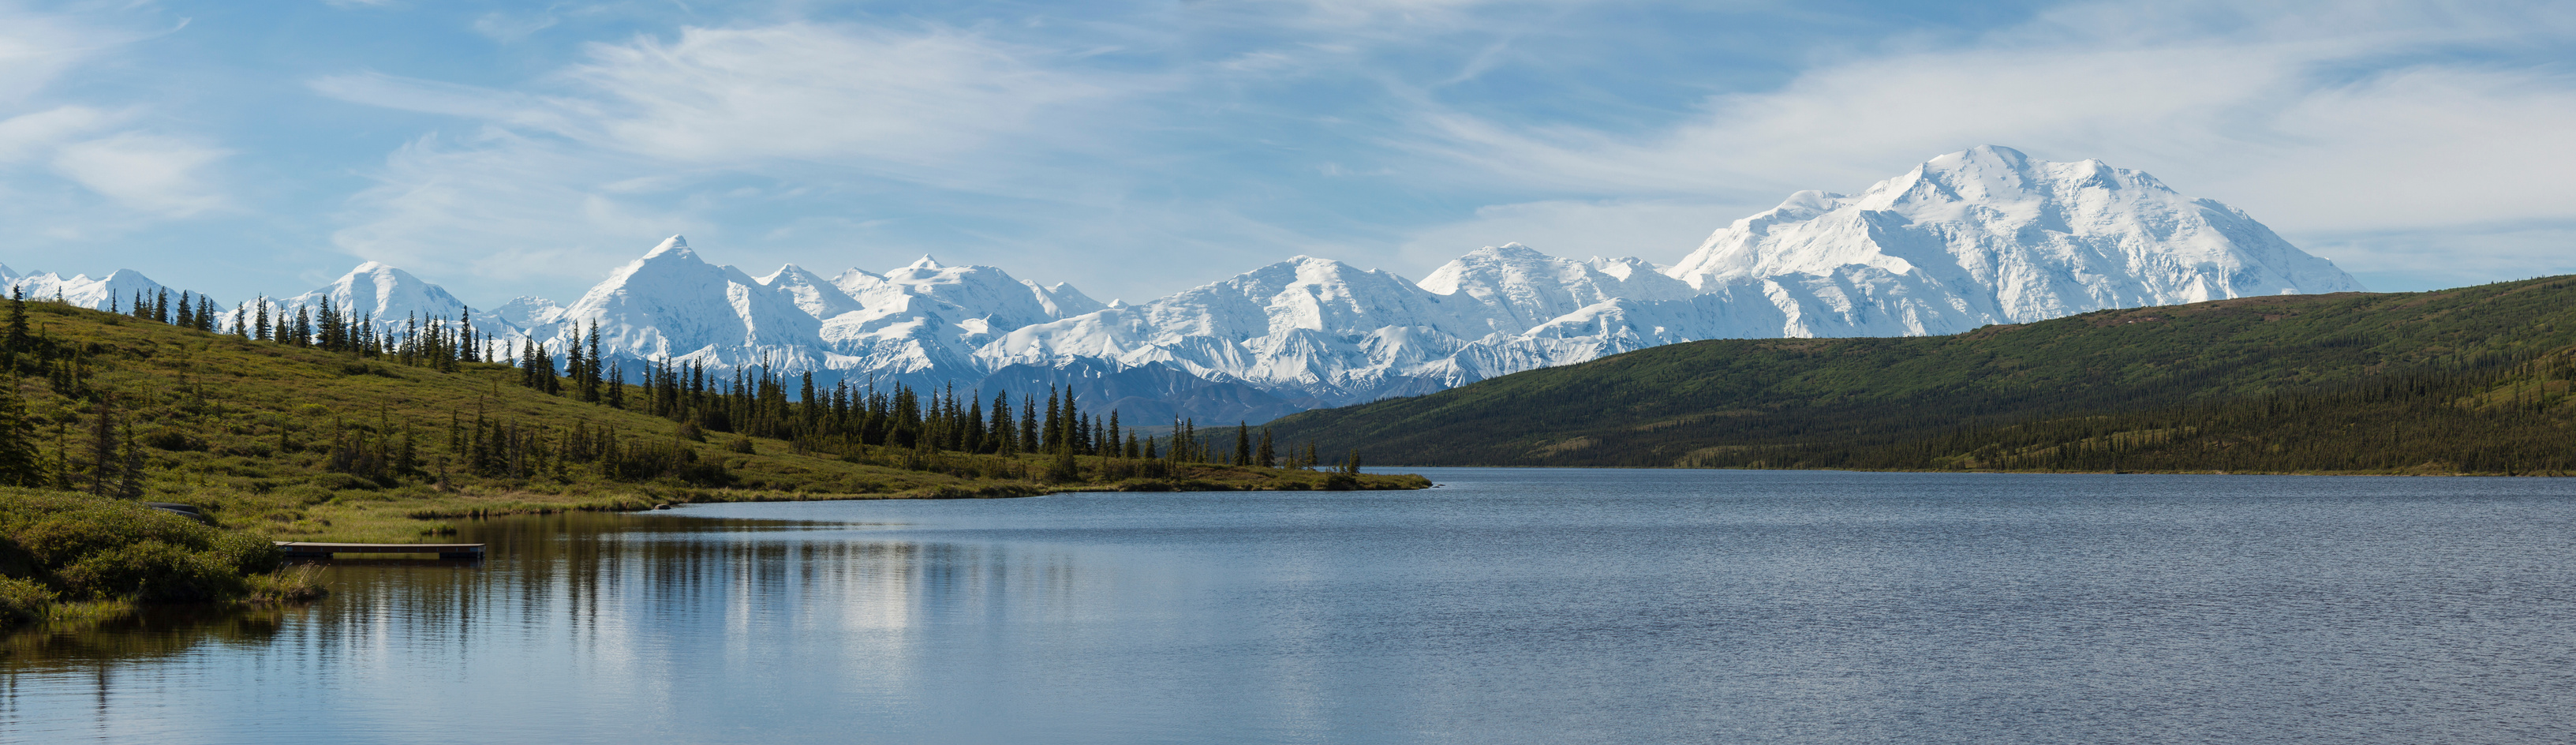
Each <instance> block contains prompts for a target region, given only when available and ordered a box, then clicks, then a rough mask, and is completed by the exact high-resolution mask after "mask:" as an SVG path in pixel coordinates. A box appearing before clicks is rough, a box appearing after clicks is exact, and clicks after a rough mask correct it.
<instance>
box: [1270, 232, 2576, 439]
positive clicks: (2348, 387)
mask: <svg viewBox="0 0 2576 745" xmlns="http://www.w3.org/2000/svg"><path fill="white" fill-rule="evenodd" d="M2571 348H2576V279H2571V278H2567V277H2557V278H2545V279H2537V280H2529V281H2521V282H2507V283H2499V284H2493V285H2485V286H2479V287H2469V288H2462V289H2456V290H2445V291H2439V292H2423V293H2386V294H2372V293H2344V294H2335V295H2318V296H2280V297H2261V298H2244V299H2237V300H2224V301H2216V302H2208V303H2198V304H2192V305H2183V306H2168V307H2155V308H2138V309H2128V310H2110V311H2099V312H2094V313H2087V314H2083V315H2079V316H2073V317H2069V318H2062V319H2056V320H2051V321H2045V322H2040V323H2032V324H2023V325H2012V326H1989V327H1986V328H1982V329H1978V330H1976V331H1973V332H1969V333H1965V334H1959V335H1955V336H1942V337H1913V338H1895V339H1887V338H1867V339H1762V340H1727V341H1708V342H1696V343H1689V344H1676V345H1670V346H1664V347H1656V348H1652V349H1645V350H1640V351H1637V352H1631V353H1627V354H1622V355H1616V356H1613V357H1607V358H1603V359H1600V360H1595V361H1593V362H1589V363H1584V364H1580V365H1569V366H1566V367H1560V368H1551V369H1545V370H1534V371H1529V372H1524V373H1519V374H1514V375H1508V376H1504V377H1500V378H1496V379H1493V380H1488V381H1483V382H1479V383H1476V384H1473V385H1467V386H1462V387H1459V388H1456V389H1452V390H1448V391H1443V392H1440V393H1436V394H1431V395H1426V396H1420V397H1414V398H1406V399H1396V400H1389V401H1382V402H1378V403H1373V404H1368V405H1363V406H1354V407H1349V408H1343V409H1332V410H1324V411H1314V412H1307V413H1304V414H1299V415H1296V416H1293V417H1289V418H1286V419H1282V420H1280V421H1278V422H1275V423H1273V424H1272V428H1273V429H1274V430H1275V431H1277V432H1278V433H1279V434H1280V435H1281V436H1283V437H1286V438H1289V439H1291V440H1298V441H1302V440H1309V439H1311V440H1314V441H1317V442H1319V443H1320V444H1321V445H1322V446H1323V448H1324V449H1325V450H1327V451H1329V452H1339V451H1340V450H1341V449H1344V448H1356V449H1358V450H1359V451H1360V452H1361V453H1362V455H1363V457H1364V458H1365V459H1366V460H1367V462H1370V463H1380V464H1405V465H1418V466H1431V465H1512V466H1705V467H1772V468H1871V469H1952V468H1974V469H2003V470H2072V471H2103V470H2133V471H2134V470H2153V471H2237V472H2243V471H2260V472H2356V473H2567V472H2570V471H2576V462H2572V461H2576V439H2571V435H2570V426H2569V425H2570V419H2571V413H2576V409H2571V406H2570V402H2569V400H2568V399H2567V396H2566V394H2567V391H2568V374H2569V370H2570V367H2571V356H2570V355H2571Z"/></svg>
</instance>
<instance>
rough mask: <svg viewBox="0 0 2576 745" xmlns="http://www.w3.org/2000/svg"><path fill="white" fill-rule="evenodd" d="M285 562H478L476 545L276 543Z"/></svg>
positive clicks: (480, 550)
mask: <svg viewBox="0 0 2576 745" xmlns="http://www.w3.org/2000/svg"><path fill="white" fill-rule="evenodd" d="M276 543H277V547H278V548H282V549H285V550H286V558H289V559H328V558H331V556H332V555H333V554H438V558H441V559H481V558H483V544H480V543H306V542H302V541H277V542H276Z"/></svg>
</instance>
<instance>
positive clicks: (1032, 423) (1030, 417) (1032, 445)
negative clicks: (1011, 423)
mask: <svg viewBox="0 0 2576 745" xmlns="http://www.w3.org/2000/svg"><path fill="white" fill-rule="evenodd" d="M1044 447H1045V446H1044V445H1043V444H1041V443H1040V437H1039V435H1038V401H1037V397H1036V396H1030V397H1028V398H1027V399H1023V400H1021V401H1020V442H1019V449H1020V451H1021V452H1028V453H1035V452H1039V451H1040V450H1042V449H1043V448H1044Z"/></svg>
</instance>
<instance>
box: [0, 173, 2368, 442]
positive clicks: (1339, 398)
mask: <svg viewBox="0 0 2576 745" xmlns="http://www.w3.org/2000/svg"><path fill="white" fill-rule="evenodd" d="M45 276H48V277H50V276H51V275H45ZM111 276H115V275H111ZM0 277H5V278H7V280H8V281H9V282H10V283H11V285H12V286H35V287H40V288H41V287H56V288H59V287H61V286H64V285H65V283H66V282H68V281H67V280H62V279H60V278H58V277H55V278H53V279H51V280H40V279H34V278H32V275H31V277H29V278H21V277H17V276H15V275H12V274H9V273H8V272H7V270H5V268H0ZM134 277H140V275H134ZM48 281H50V282H51V284H50V285H49V284H46V282H48ZM82 281H84V282H90V283H92V284H100V283H98V282H96V281H90V280H86V279H85V278H84V279H83V280H82ZM126 282H127V284H132V285H135V287H134V288H132V289H143V290H145V291H147V292H157V291H158V289H159V288H160V286H159V285H158V284H157V283H155V284H152V285H150V287H149V288H145V287H143V286H142V285H141V284H140V283H139V282H138V281H136V280H133V279H130V278H129V279H128V280H126ZM141 282H148V280H141ZM87 286H88V285H82V287H87ZM102 286H103V285H102ZM2355 289H2359V285H2358V283H2355V282H2353V281H2352V280H2351V278H2350V276H2349V275H2345V274H2344V273H2343V272H2342V271H2341V270H2339V269H2336V268H2334V266H2333V264H2332V263H2331V262H2328V261H2325V260H2323V259H2318V258H2316V257H2313V256H2309V255H2307V254H2306V253H2304V252H2301V251H2299V250H2298V249H2297V248H2296V247H2295V246H2292V245H2290V244H2289V243H2288V242H2286V241H2284V240H2281V239H2280V238H2279V236H2277V235H2275V234H2273V233H2272V232H2271V231H2270V230H2269V229H2268V228H2265V227H2263V226H2262V225H2261V224H2260V223H2259V222H2255V221H2254V220H2253V219H2252V218H2251V217H2250V216H2247V215H2245V214H2244V213H2243V212H2242V211H2239V210H2235V209H2234V208H2232V207H2228V206H2226V205H2225V204H2223V203H2220V202H2217V201H2215V200H2208V199H2195V198H2191V197H2186V196H2184V195H2181V194H2180V193H2178V192H2175V191H2173V190H2172V189H2171V188H2169V187H2167V186H2165V185H2164V184H2163V183H2162V182H2161V181H2158V180H2156V179H2155V178H2154V177H2153V176H2150V175H2147V174H2145V173H2142V172H2136V171H2129V170H2125V169H2118V168H2112V167H2109V166H2107V165H2105V164H2102V163H2101V162H2099V161H2091V160H2088V161H2079V162H2075V163H2052V162H2046V161H2039V160H2036V159H2033V158H2030V157H2029V156H2027V155H2024V154H2022V153H2020V152H2018V151H2014V150H2011V149H2009V148H2000V147H1994V146H1980V147H1977V148H1972V149H1969V150H1966V151H1961V152H1957V153H1950V154H1947V155H1943V156H1939V157H1936V158H1933V159H1931V160H1928V161H1926V162H1924V163H1923V164H1921V165H1918V166H1916V167H1915V168H1914V169H1912V170H1911V171H1909V172H1907V173H1906V174H1903V175H1900V176H1898V177H1895V178H1891V179H1888V180H1885V181H1881V182H1879V183H1877V184H1875V185H1872V186H1871V187H1870V188H1869V189H1866V190H1864V191H1862V192H1860V193H1859V194H1857V195H1852V196H1845V195H1839V194H1831V193H1826V192H1820V191H1805V192H1798V193H1796V194H1792V195H1791V196H1790V197H1789V198H1788V199H1787V200H1785V201H1783V202H1782V203H1781V205H1780V206H1779V207H1775V208H1773V209H1771V210H1768V211H1765V212H1762V213H1758V214H1756V215H1753V216H1750V217H1747V218H1744V219H1741V220H1737V221H1735V222H1733V223H1731V224H1729V225H1727V226H1725V227H1722V228H1719V229H1717V230H1716V231H1715V232H1713V233H1712V234H1711V235H1710V237H1709V238H1708V239H1707V240H1705V241H1703V242H1702V243H1701V244H1700V246H1699V247H1698V249H1696V250H1694V251H1692V252H1691V253H1690V254H1688V255H1685V256H1684V257H1682V259H1681V261H1679V262H1677V263H1676V264H1674V265H1672V266H1661V265H1657V264H1655V263H1653V262H1650V261H1646V260H1644V259H1639V258H1634V257H1624V258H1615V259H1613V258H1600V257H1593V258H1590V259H1569V258H1561V257H1555V256H1550V255H1547V254H1544V253H1541V252H1539V251H1537V250H1535V249H1532V248H1530V247H1528V246H1524V245H1521V244H1518V243H1506V244H1504V245H1502V246H1490V247H1485V248H1481V249H1477V250H1475V251H1471V252H1468V253H1467V254H1465V255H1462V256H1460V257H1459V258H1458V259H1456V260H1453V261H1451V262H1448V263H1447V264H1444V265H1442V266H1440V267H1438V268H1436V269H1434V270H1433V271H1432V272H1431V273H1430V274H1429V275H1427V276H1425V277H1424V278H1423V279H1422V280H1420V281H1418V282H1417V281H1414V280H1409V279H1406V278H1404V277H1402V276H1399V275H1396V274H1394V273H1391V272H1386V271H1384V270H1379V269H1365V268H1361V267H1357V266H1354V265H1351V264H1348V263H1344V262H1341V261H1337V260H1332V259H1324V258H1316V257H1311V256H1297V257H1293V258H1291V259H1288V260H1285V261H1281V262H1274V263H1272V264H1269V265H1266V266H1263V267H1259V268H1256V269H1253V270H1250V271H1247V272H1243V273H1241V274H1237V275H1234V276H1231V277H1227V278H1223V279H1219V280H1216V281H1213V282H1209V283H1207V284H1204V285H1200V286H1198V287H1193V288H1190V289H1186V290H1182V291H1180V292H1176V293H1173V294H1171V295H1167V296H1164V297H1161V298H1155V299H1152V300H1148V301H1144V302H1141V303H1135V304H1128V303H1123V302H1119V303H1111V304H1103V303H1100V302H1098V301H1096V300H1093V299H1091V298H1090V297H1089V296H1087V295H1085V294H1083V293H1082V292H1081V291H1079V290H1077V289H1074V288H1073V287H1071V286H1070V285H1068V284H1064V283H1057V284H1054V285H1041V284H1039V283H1036V282H1031V281H1027V280H1022V279H1019V278H1016V277H1012V276H1011V275H1010V274H1009V273H1008V272H1006V271H1004V270H1001V269H999V268H994V267H984V266H971V265H969V266H951V265H948V264H945V263H942V262H940V261H938V260H937V259H934V258H932V257H930V256H927V255H924V256H922V257H920V258H919V259H916V260H914V261H912V262H911V263H909V264H907V265H905V266H902V267H898V268H896V269H893V270H890V271H887V272H885V273H883V274H879V273H875V272H870V271H867V270H864V269H858V268H851V269H848V270H845V271H843V272H841V273H840V274H837V275H833V276H830V277H828V278H826V277H825V276H824V275H822V274H821V273H818V272H814V271H811V270H808V269H805V268H803V267H800V266H797V265H794V264H788V265H783V266H781V267H779V268H778V269H777V270H775V271H772V272H770V273H768V274H766V275H762V276H759V277H754V276H752V275H750V274H749V273H747V272H744V271H743V270H741V269H738V268H735V267H731V266H724V265H718V264H714V263H712V262H709V261H707V260H706V259H705V258H704V257H702V256H701V255H699V254H698V253H697V252H696V251H695V250H694V249H693V248H691V247H690V246H689V245H688V242H687V241H686V239H684V238H682V237H679V236H673V237H671V238H670V239H667V240H665V241H663V242H661V243H660V244H658V245H656V246H654V247H653V248H652V249H651V250H650V251H648V252H646V253H645V254H644V255H643V256H642V257H640V258H638V259H635V260H633V261H631V262H629V263H628V264H626V265H625V266H623V267H621V268H619V269H617V270H615V271H613V272H611V273H610V275H609V276H608V278H607V279H606V280H604V281H602V282H601V283H599V284H598V285H596V286H594V287H592V288H591V289H590V290H589V291H588V292H586V293H584V295H583V296H582V297H581V298H580V299H578V300H576V301H575V302H573V303H572V304H570V305H568V306H556V305H554V304H553V303H552V302H550V301H546V300H543V299H537V298H521V299H517V300H513V301H511V302H510V303H507V304H504V305H503V306H499V307H497V308H492V309H485V310H481V311H474V312H472V313H471V314H468V313H467V311H466V309H465V307H464V306H463V304H462V303H461V302H455V301H454V296H453V295H452V294H449V293H447V292H446V291H445V290H444V289H443V288H439V287H438V286H437V285H433V284H428V283H426V282H421V281H419V280H418V278H417V277H413V276H411V275H410V274H409V273H407V272H402V271H401V270H399V269H394V268H391V267H387V266H384V265H381V264H377V263H374V262H369V263H367V264H362V265H361V266H360V267H359V268H358V269H357V270H353V271H352V272H350V273H349V274H348V275H344V276H343V277H342V278H341V279H339V280H337V281H335V282H334V283H333V284H332V285H329V286H326V287H325V288H323V289H319V290H315V291H314V292H309V293H305V294H304V295H299V296H296V297H293V298H288V299H286V300H282V301H265V300H263V301H262V302H267V303H269V304H270V305H271V306H272V307H271V308H270V312H271V314H272V316H273V317H277V318H284V317H287V316H288V315H290V314H292V313H294V312H295V311H296V309H299V308H303V309H308V310H309V309H311V308H312V307H313V306H315V305H318V304H319V303H320V302H321V301H322V300H324V299H328V300H330V301H331V302H332V303H333V304H334V305H335V306H336V307H338V308H341V309H343V310H350V311H351V312H352V313H364V314H367V315H369V316H372V318H373V321H374V322H375V323H376V324H378V325H379V326H382V327H387V328H391V329H393V330H395V331H397V332H401V331H403V329H401V328H397V327H398V326H399V325H400V324H403V323H414V322H420V321H417V320H414V319H425V318H439V319H449V318H456V317H459V316H460V315H470V316H471V319H472V322H473V323H474V324H475V325H476V327H477V328H478V329H479V330H481V331H483V332H485V333H486V336H487V338H488V341H487V342H486V343H487V344H488V345H490V347H491V355H492V356H495V357H501V356H512V355H516V354H519V353H520V350H522V349H524V348H526V347H527V346H528V345H529V344H530V343H531V342H533V343H536V344H540V345H543V346H544V347H545V349H546V350H547V353H548V354H549V355H553V356H558V357H560V356H562V355H564V354H565V353H566V351H567V350H568V349H569V348H570V346H571V345H575V344H582V343H585V342H586V341H587V336H588V335H589V334H590V333H592V332H593V331H594V330H596V331H597V332H598V333H599V335H600V340H601V343H600V350H601V352H602V354H603V356H604V357H606V358H607V359H608V360H610V361H611V362H613V363H615V364H617V365H618V366H619V369H621V370H622V371H624V372H627V373H629V374H633V373H638V372H640V371H641V369H642V367H643V365H645V364H646V363H648V362H655V361H667V362H674V363H679V364H690V365H703V366H706V367H709V368H711V369H714V370H718V371H724V370H740V369H745V368H753V367H768V368H770V369H773V370H785V371H789V372H812V373H815V374H816V375H817V376H818V377H820V378H823V379H825V380H826V382H829V381H831V380H853V381H868V382H873V383H879V384H892V383H902V384H908V385H913V386H916V387H937V386H945V385H954V386H959V387H963V388H968V389H975V390H981V389H983V388H986V387H996V390H1000V389H1003V388H1006V387H1007V385H1006V383H1007V380H1005V379H997V378H994V377H993V376H994V375H996V374H997V373H999V372H1000V371H1003V370H1005V369H1015V368H1016V369H1018V370H1017V371H1015V372H1013V373H1012V374H1011V377H1010V378H1009V379H1012V380H1016V379H1024V378H1027V377H1028V375H1027V374H1026V373H1027V370H1026V368H1059V369H1063V370H1068V371H1072V370H1077V369H1079V370H1084V371H1091V372H1083V373H1080V374H1068V375H1065V376H1062V377H1063V378H1064V380H1065V381H1067V382H1074V381H1090V380H1095V379H1100V378H1099V376H1097V375H1093V374H1092V372H1097V371H1099V370H1103V369H1109V370H1127V369H1137V370H1145V371H1146V372H1145V373H1143V375H1144V376H1145V377H1147V378H1152V377H1155V376H1161V375H1165V374H1166V373H1169V374H1178V375H1186V376H1190V377H1193V378H1197V379H1198V380H1200V381H1202V382H1204V383H1205V384H1206V385H1178V384H1175V385H1162V386H1159V387H1158V388H1157V389H1160V390H1166V391H1167V392H1169V393H1170V395H1174V396H1183V397H1184V398H1187V397H1189V396H1198V397H1199V398H1201V399H1205V398H1206V396H1205V395H1203V394H1184V393H1182V392H1183V391H1204V390H1208V389H1209V388H1208V387H1209V386H1216V387H1220V388H1222V387H1225V386H1243V387H1247V388H1248V389H1250V390H1251V391H1252V392H1256V393H1258V394H1259V395H1258V396H1248V395H1231V394H1230V395H1229V396H1227V397H1220V398H1222V399H1223V400H1224V401H1225V403H1224V404H1222V405H1221V406H1220V405H1213V404H1212V406H1214V408H1207V409H1204V410H1202V409H1199V408H1194V407H1192V406H1179V407H1177V408H1175V410H1176V411H1178V412H1180V413H1181V414H1182V415H1183V416H1184V417H1194V416H1200V415H1204V416H1206V417H1219V416H1247V415H1251V413H1252V412H1263V411H1272V410H1281V407H1283V406H1286V407H1304V408H1315V407H1321V406H1341V405H1350V404H1356V403H1364V402H1368V401H1374V400H1380V399H1384V398H1388V397H1392V396H1407V395H1417V394H1421V393H1426V392H1429V391H1434V390H1440V389H1444V388H1449V387H1454V386H1458V385H1463V384H1467V383H1473V382H1476V381H1480V380H1486V379H1490V378H1494V377H1499V376H1503V375H1509V374H1512V373H1516V372H1522V371H1526V370H1532V369H1539V368H1546V367H1555V366H1561V365H1566V364H1572V363H1579V362H1584V361H1588V360H1592V359H1598V358H1600V357H1603V356H1606V355H1612V354H1618V353H1622V352H1628V351H1633V350H1637V349H1644V348H1649V347H1654V346H1659V345H1665V344H1672V343H1679V342H1686V341H1697V340H1704V339H1715V338H1772V337H1840V336H1923V335H1935V334H1947V333H1957V332H1961V331H1966V330H1969V329H1973V328H1977V327H1979V326H1984V325H1990V324H1996V323H2020V322H2028V321H2034V320H2040V319H2043V318H2049V317H2056V316H2062V315H2067V314H2071V313H2078V312H2085V311H2090V310H2096V309H2100V308H2109V307H2133V306H2143V305H2161V304H2169V303H2174V302H2188V301H2192V300H2205V299H2210V298H2213V297H2243V296H2249V295H2270V294H2278V293H2283V292H2300V293H2313V292H2334V291H2346V290H2355ZM127 290H128V288H126V287H124V286H119V287H118V288H116V289H115V290H112V291H111V290H99V291H97V292H98V294H101V296H102V297H105V295H106V294H108V293H111V292H125V291H127ZM93 307H96V306H93ZM236 307H238V308H247V307H248V306H247V305H243V306H236ZM237 313H238V314H239V315H241V316H242V317H244V318H248V317H250V316H251V315H253V314H252V313H250V312H248V311H247V310H242V311H237ZM397 314H399V315H400V316H401V317H400V318H397V317H396V316H397ZM223 320H224V322H225V323H230V322H231V318H230V317H229V316H228V317H227V318H225V319H223ZM218 325H219V326H221V325H222V324H218ZM1084 385H1089V384H1088V383H1084ZM1131 387H1132V386H1131ZM1148 387H1155V386H1148ZM1229 390H1230V389H1229ZM1077 395H1078V396H1084V397H1086V398H1084V401H1085V402H1086V403H1090V404H1098V403H1104V402H1105V401H1094V400H1092V399H1091V398H1088V397H1090V396H1112V395H1113V394H1112V393H1111V392H1110V391H1108V390H1107V389H1105V388H1104V389H1101V390H1097V391H1093V390H1084V391H1081V392H1079V393H1077ZM1126 398H1132V397H1118V398H1116V399H1113V400H1124V399H1126ZM1292 402H1293V403H1292ZM1139 405H1141V402H1140V403H1139Z"/></svg>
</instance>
